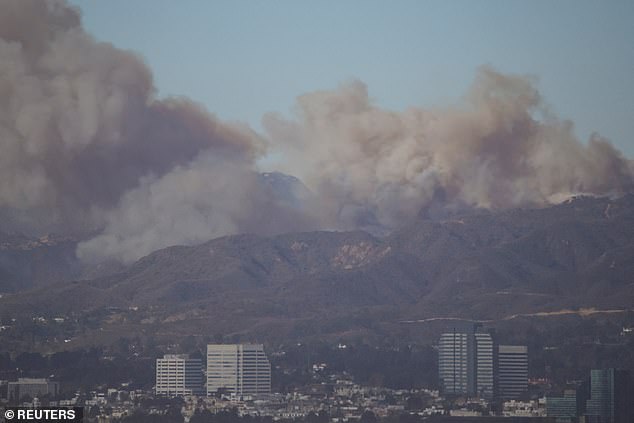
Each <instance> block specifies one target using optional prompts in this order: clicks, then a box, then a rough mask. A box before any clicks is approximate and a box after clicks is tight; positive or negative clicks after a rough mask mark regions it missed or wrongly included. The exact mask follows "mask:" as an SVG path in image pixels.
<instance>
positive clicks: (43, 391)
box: [7, 377, 59, 402]
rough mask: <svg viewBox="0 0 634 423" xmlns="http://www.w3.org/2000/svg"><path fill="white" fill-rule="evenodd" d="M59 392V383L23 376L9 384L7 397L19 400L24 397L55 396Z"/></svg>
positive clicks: (13, 400)
mask: <svg viewBox="0 0 634 423" xmlns="http://www.w3.org/2000/svg"><path fill="white" fill-rule="evenodd" d="M58 393H59V383H58V382H51V381H49V380H48V379H33V378H26V377H21V378H18V381H17V382H9V383H8V384H7V398H8V399H9V401H12V402H18V401H20V400H22V399H24V398H31V399H33V398H36V397H37V398H41V397H43V396H49V397H55V396H56V395H57V394H58Z"/></svg>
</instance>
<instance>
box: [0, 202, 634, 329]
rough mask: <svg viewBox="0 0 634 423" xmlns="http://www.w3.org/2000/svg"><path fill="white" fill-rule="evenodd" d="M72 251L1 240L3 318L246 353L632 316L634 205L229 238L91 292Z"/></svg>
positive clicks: (140, 264)
mask: <svg viewBox="0 0 634 423" xmlns="http://www.w3.org/2000/svg"><path fill="white" fill-rule="evenodd" d="M73 247H74V243H73V241H72V240H64V239H60V240H55V239H52V240H51V239H41V240H28V239H26V238H24V237H19V236H13V237H11V236H8V235H6V234H5V235H3V238H2V244H1V245H0V283H1V285H0V287H1V289H2V290H3V291H4V293H3V296H2V298H0V308H1V309H2V310H3V312H4V313H10V314H11V315H16V316H19V315H30V316H39V315H43V316H51V317H53V316H56V315H59V316H75V317H76V318H77V319H80V320H81V318H82V316H87V315H91V316H94V315H98V316H100V317H99V324H98V327H95V330H94V331H92V332H91V331H87V332H85V331H84V332H83V335H82V336H86V337H90V336H93V337H98V336H104V333H109V332H112V333H119V332H118V331H123V332H126V333H134V332H143V333H150V332H156V333H157V334H164V335H166V336H168V335H169V334H178V335H184V334H200V333H206V334H218V333H220V334H238V335H239V336H245V337H247V338H250V339H251V338H264V337H271V336H276V337H279V338H288V337H302V336H310V335H320V336H321V335H333V336H343V335H345V334H346V333H349V331H358V330H364V331H375V332H377V331H378V332H380V331H381V328H382V327H383V326H382V325H395V324H398V323H399V322H403V321H420V320H425V319H446V318H465V319H478V320H504V319H512V318H514V317H516V316H519V315H531V314H536V313H541V314H542V315H546V314H547V313H561V312H562V311H563V312H564V313H566V312H567V311H566V310H571V311H572V312H575V310H576V311H578V310H593V309H598V310H617V311H618V310H630V309H632V308H633V305H634V195H626V196H622V197H620V198H593V197H576V198H571V199H570V200H567V201H565V202H564V203H561V204H559V205H555V206H551V207H547V208H539V209H514V210H506V211H499V212H494V211H485V210H472V211H469V212H464V213H457V214H454V215H453V216H451V217H450V218H447V219H442V220H440V219H436V220H433V219H429V218H427V217H425V216H423V215H421V217H420V218H419V219H418V220H416V221H415V222H412V223H410V224H409V225H407V226H406V227H403V228H402V229H400V230H398V231H396V232H394V233H392V234H390V235H389V236H386V237H382V238H379V237H375V236H373V235H370V234H368V233H365V232H361V231H355V232H308V233H289V234H284V235H279V236H274V237H262V236H256V235H248V234H244V235H235V236H227V237H222V238H218V239H214V240H211V241H209V242H206V243H204V244H201V245H196V246H174V247H169V248H165V249H162V250H159V251H156V252H154V253H152V254H150V255H148V256H146V257H144V258H142V259H140V260H138V261H137V262H136V263H134V264H132V265H130V266H118V267H111V268H109V273H110V274H107V275H105V276H95V275H99V274H100V273H101V274H103V273H104V272H100V271H96V270H95V269H92V270H91V271H86V269H84V270H83V275H84V278H83V279H82V278H80V276H81V275H82V270H80V269H79V267H78V265H77V263H75V262H74V261H73V255H72V252H73ZM86 275H91V277H90V278H87V277H85V276H86Z"/></svg>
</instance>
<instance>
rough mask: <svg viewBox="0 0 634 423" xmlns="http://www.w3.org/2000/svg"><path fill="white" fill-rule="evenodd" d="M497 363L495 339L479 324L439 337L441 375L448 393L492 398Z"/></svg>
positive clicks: (453, 329)
mask: <svg viewBox="0 0 634 423" xmlns="http://www.w3.org/2000/svg"><path fill="white" fill-rule="evenodd" d="M494 364H495V360H494V342H493V338H492V336H491V334H489V333H486V332H480V331H478V330H477V326H476V325H465V326H457V327H454V328H452V331H451V332H445V333H443V334H442V335H441V336H440V341H439V345H438V374H439V377H440V382H441V384H442V387H443V392H444V393H445V394H449V395H478V396H481V397H484V398H491V397H492V396H493V392H494V381H495V377H494V370H495V368H494Z"/></svg>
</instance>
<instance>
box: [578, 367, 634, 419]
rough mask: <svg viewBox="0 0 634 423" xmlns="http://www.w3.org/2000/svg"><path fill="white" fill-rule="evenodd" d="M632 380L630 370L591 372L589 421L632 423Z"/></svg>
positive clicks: (587, 408) (588, 402)
mask: <svg viewBox="0 0 634 423" xmlns="http://www.w3.org/2000/svg"><path fill="white" fill-rule="evenodd" d="M633 397H634V392H633V390H632V381H631V378H630V374H629V372H627V371H625V370H616V369H601V370H592V371H591V372H590V399H589V400H588V401H587V402H586V418H587V421H588V422H589V423H631V422H632V421H633V420H634V414H633V410H632V407H633V405H634V404H633V402H634V400H633Z"/></svg>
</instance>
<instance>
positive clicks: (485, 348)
mask: <svg viewBox="0 0 634 423" xmlns="http://www.w3.org/2000/svg"><path fill="white" fill-rule="evenodd" d="M474 338H475V357H474V359H475V385H476V394H477V395H478V396H479V397H481V398H493V392H494V371H495V370H494V357H493V352H494V345H493V337H492V336H491V334H489V333H484V332H476V333H475V334H474Z"/></svg>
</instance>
